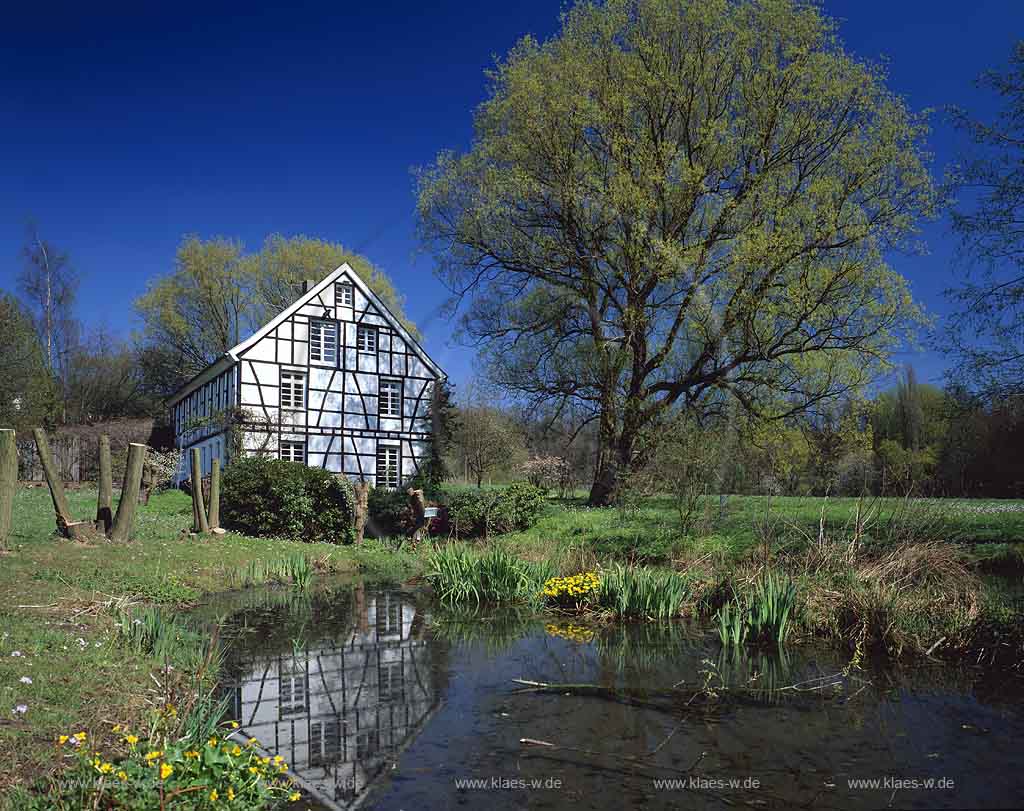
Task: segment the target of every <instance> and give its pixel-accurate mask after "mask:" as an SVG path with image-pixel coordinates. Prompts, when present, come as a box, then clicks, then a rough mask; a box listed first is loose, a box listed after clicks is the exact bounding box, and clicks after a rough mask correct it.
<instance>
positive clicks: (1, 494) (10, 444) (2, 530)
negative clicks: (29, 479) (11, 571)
mask: <svg viewBox="0 0 1024 811" xmlns="http://www.w3.org/2000/svg"><path fill="white" fill-rule="evenodd" d="M17 489H18V446H17V443H16V442H15V436H14V431H13V430H11V429H10V428H2V429H0V551H6V550H7V549H8V548H9V547H8V541H9V539H10V536H11V512H12V510H13V509H14V493H15V491H16V490H17Z"/></svg>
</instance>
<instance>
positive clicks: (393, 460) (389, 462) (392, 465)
mask: <svg viewBox="0 0 1024 811" xmlns="http://www.w3.org/2000/svg"><path fill="white" fill-rule="evenodd" d="M398 480H399V468H398V446H397V445H378V446H377V486H378V487H384V488H387V489H389V490H397V489H398Z"/></svg>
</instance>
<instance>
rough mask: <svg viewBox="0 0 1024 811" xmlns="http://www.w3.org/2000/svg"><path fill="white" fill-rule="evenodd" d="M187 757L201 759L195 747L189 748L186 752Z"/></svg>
mask: <svg viewBox="0 0 1024 811" xmlns="http://www.w3.org/2000/svg"><path fill="white" fill-rule="evenodd" d="M185 759H186V760H198V759H199V753H198V752H197V751H196V750H195V749H189V750H188V751H187V752H186V753H185Z"/></svg>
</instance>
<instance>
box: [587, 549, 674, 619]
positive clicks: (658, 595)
mask: <svg viewBox="0 0 1024 811" xmlns="http://www.w3.org/2000/svg"><path fill="white" fill-rule="evenodd" d="M689 591H690V589H689V585H688V583H687V580H686V578H685V577H683V575H681V574H679V573H678V572H674V571H672V570H670V569H648V568H646V567H640V566H623V565H622V564H620V563H616V564H613V565H612V566H610V567H609V568H607V569H605V570H603V571H602V572H601V586H600V591H599V594H598V604H599V605H600V606H601V607H602V608H606V609H609V610H611V611H613V612H614V613H615V614H616V616H619V617H630V618H640V619H663V620H664V619H672V618H674V617H677V616H679V613H680V611H681V610H682V607H683V601H684V600H685V599H686V597H687V595H688V594H689Z"/></svg>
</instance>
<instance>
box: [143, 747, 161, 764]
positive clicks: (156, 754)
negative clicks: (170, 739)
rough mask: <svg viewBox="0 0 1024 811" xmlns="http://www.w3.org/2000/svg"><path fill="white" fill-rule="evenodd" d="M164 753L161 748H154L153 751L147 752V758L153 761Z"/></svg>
mask: <svg viewBox="0 0 1024 811" xmlns="http://www.w3.org/2000/svg"><path fill="white" fill-rule="evenodd" d="M162 754H163V752H161V751H160V750H159V749H154V750H153V751H152V752H146V760H148V761H150V762H152V761H154V760H156V759H157V758H158V757H160V756H161V755H162Z"/></svg>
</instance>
